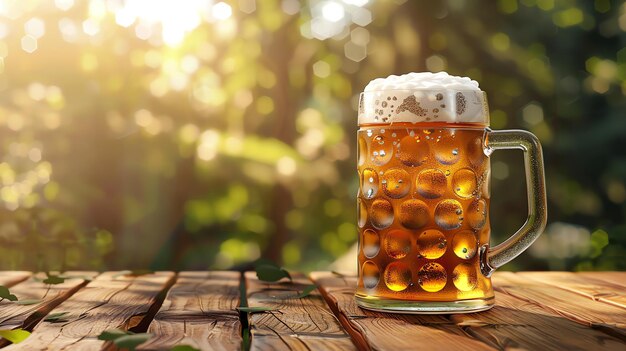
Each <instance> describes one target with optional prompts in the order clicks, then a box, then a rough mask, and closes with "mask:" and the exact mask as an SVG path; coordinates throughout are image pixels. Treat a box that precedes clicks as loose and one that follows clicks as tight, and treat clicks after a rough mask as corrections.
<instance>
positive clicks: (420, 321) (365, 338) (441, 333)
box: [311, 272, 495, 350]
mask: <svg viewBox="0 0 626 351" xmlns="http://www.w3.org/2000/svg"><path fill="white" fill-rule="evenodd" d="M311 278H312V279H313V281H315V282H316V283H317V284H318V286H320V289H321V290H322V292H323V294H324V297H325V298H326V301H327V302H328V304H329V305H330V306H331V308H332V309H333V311H334V312H335V313H336V314H337V315H338V316H339V320H340V321H341V322H342V324H343V325H344V327H346V329H347V330H348V331H349V332H350V334H351V335H352V337H353V339H355V343H356V344H357V345H358V347H359V348H360V349H362V350H367V349H372V350H494V349H495V348H494V347H493V346H492V344H491V343H488V342H487V343H486V342H483V341H482V340H478V339H475V338H473V337H471V336H470V335H468V334H467V333H466V332H465V331H464V330H463V329H462V328H461V327H460V326H457V325H456V323H454V322H453V321H451V320H450V319H449V318H447V317H446V316H444V315H408V314H392V313H380V312H373V311H368V310H364V309H361V308H359V307H358V306H357V304H356V302H355V300H354V291H355V288H356V277H347V276H338V275H335V274H333V273H329V272H314V273H311Z"/></svg>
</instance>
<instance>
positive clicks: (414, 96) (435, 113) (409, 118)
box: [359, 72, 489, 125]
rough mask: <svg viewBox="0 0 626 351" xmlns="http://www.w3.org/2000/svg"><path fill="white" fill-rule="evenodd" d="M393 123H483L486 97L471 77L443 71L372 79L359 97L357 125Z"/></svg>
mask: <svg viewBox="0 0 626 351" xmlns="http://www.w3.org/2000/svg"><path fill="white" fill-rule="evenodd" d="M397 122H410V123H422V122H431V123H435V122H441V123H477V124H482V125H487V124H489V112H488V108H487V97H486V95H485V93H484V92H483V91H481V90H480V87H479V86H478V83H477V82H476V81H475V80H472V79H470V78H468V77H457V76H451V75H449V74H448V73H446V72H438V73H431V72H420V73H415V72H414V73H408V74H404V75H401V76H395V75H391V76H389V77H387V78H377V79H374V80H372V81H371V82H369V84H368V85H367V86H366V87H365V90H364V92H363V93H362V94H361V97H360V99H359V125H366V124H392V123H397Z"/></svg>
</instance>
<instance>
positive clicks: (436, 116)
mask: <svg viewBox="0 0 626 351" xmlns="http://www.w3.org/2000/svg"><path fill="white" fill-rule="evenodd" d="M359 125H360V128H359V130H358V132H357V140H358V161H357V166H358V167H357V169H358V176H359V185H360V186H359V193H358V196H357V224H358V227H359V252H358V272H359V279H358V286H357V292H356V299H357V303H358V304H359V305H360V306H362V307H365V308H369V309H374V310H382V311H396V312H415V313H439V312H470V311H471V312H473V311H479V310H484V309H487V308H489V307H491V306H492V305H493V303H494V293H493V289H492V286H491V280H490V276H491V273H492V272H493V270H494V269H495V268H497V267H499V266H500V265H502V264H503V263H505V262H507V261H509V260H511V259H512V258H514V257H515V256H517V255H518V254H519V253H520V252H522V251H523V250H524V249H525V248H526V247H527V246H528V245H530V243H532V241H533V240H534V238H536V236H537V235H539V234H540V233H541V231H542V230H543V226H545V189H544V188H543V163H542V160H541V149H540V146H539V144H538V142H536V138H534V136H532V135H531V134H530V133H527V132H523V131H502V132H492V131H490V130H489V129H488V112H487V104H486V99H485V95H484V93H483V92H481V91H476V90H474V91H450V90H446V89H440V90H432V89H431V90H401V91H398V90H390V91H383V92H367V91H366V92H365V93H363V94H362V95H361V101H360V105H359ZM499 148H521V149H523V150H525V152H526V157H527V176H528V179H529V182H528V183H529V199H531V198H532V199H531V201H529V213H530V215H529V221H528V222H527V223H526V225H525V226H524V227H522V228H521V229H520V231H518V233H516V234H515V235H514V236H513V238H512V239H511V240H509V241H507V242H505V243H504V244H501V245H499V246H496V247H495V248H490V245H489V236H490V235H489V234H490V225H489V198H490V194H489V174H490V162H489V154H490V153H491V152H492V151H493V150H495V149H499ZM524 237H526V239H527V240H526V241H524V240H522V239H523V238H524ZM529 238H530V239H529Z"/></svg>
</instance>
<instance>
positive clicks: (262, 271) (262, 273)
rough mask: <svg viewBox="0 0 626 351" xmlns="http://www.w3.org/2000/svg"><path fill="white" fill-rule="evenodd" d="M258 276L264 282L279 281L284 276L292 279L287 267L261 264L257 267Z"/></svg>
mask: <svg viewBox="0 0 626 351" xmlns="http://www.w3.org/2000/svg"><path fill="white" fill-rule="evenodd" d="M255 270H256V276H257V278H259V280H262V281H264V282H277V281H279V280H281V279H283V278H287V279H289V280H292V279H291V276H290V275H289V272H287V271H286V270H285V269H283V268H280V267H275V266H269V265H260V266H256V267H255Z"/></svg>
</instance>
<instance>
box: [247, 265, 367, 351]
mask: <svg viewBox="0 0 626 351" xmlns="http://www.w3.org/2000/svg"><path fill="white" fill-rule="evenodd" d="M245 278H246V295H247V301H248V306H250V307H272V308H276V309H278V310H277V311H272V312H267V313H253V314H249V317H248V322H249V326H250V333H251V348H250V349H251V350H354V349H355V347H354V345H353V344H352V341H351V340H350V336H349V335H348V334H347V333H346V332H345V331H344V330H343V328H342V326H341V324H340V323H339V321H338V320H337V319H336V318H335V316H334V315H333V313H332V312H331V311H330V309H329V308H328V306H327V305H326V303H325V302H324V299H323V298H322V296H321V295H320V293H319V291H317V290H316V291H313V292H312V293H311V294H310V295H309V296H307V297H304V298H295V296H296V295H297V294H298V292H300V291H302V288H303V287H305V286H307V285H310V284H312V283H311V281H310V280H309V279H308V278H306V277H305V276H304V275H302V274H294V275H293V278H294V281H293V284H292V283H278V284H277V283H273V284H268V283H264V282H261V281H259V280H258V279H257V278H256V274H255V273H254V272H247V273H246V274H245Z"/></svg>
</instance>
